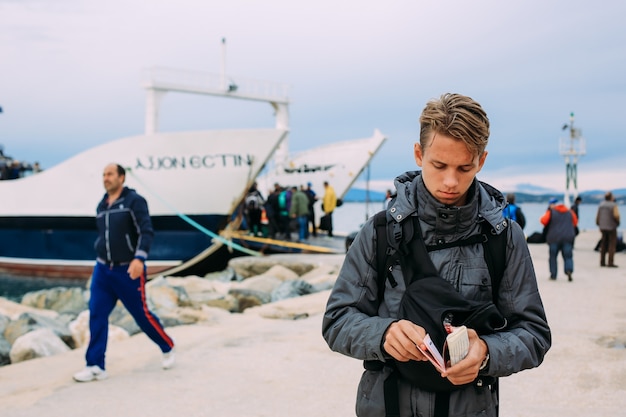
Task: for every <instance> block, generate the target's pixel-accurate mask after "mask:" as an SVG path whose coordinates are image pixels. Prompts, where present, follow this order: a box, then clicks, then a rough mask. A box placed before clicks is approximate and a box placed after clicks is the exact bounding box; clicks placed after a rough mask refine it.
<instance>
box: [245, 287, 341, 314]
mask: <svg viewBox="0 0 626 417" xmlns="http://www.w3.org/2000/svg"><path fill="white" fill-rule="evenodd" d="M329 295H330V291H322V292H318V293H315V294H309V295H305V296H302V297H298V298H288V299H286V300H281V301H277V302H275V303H269V304H264V305H261V306H255V307H251V308H249V309H246V311H244V314H256V315H259V316H261V317H264V318H268V319H286V320H298V319H303V318H307V317H309V316H314V315H318V314H323V313H324V311H325V309H326V302H327V301H328V296H329Z"/></svg>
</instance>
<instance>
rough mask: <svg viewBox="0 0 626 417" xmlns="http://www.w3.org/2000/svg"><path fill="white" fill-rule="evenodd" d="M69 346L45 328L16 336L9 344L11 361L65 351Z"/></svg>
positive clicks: (15, 361) (16, 361)
mask: <svg viewBox="0 0 626 417" xmlns="http://www.w3.org/2000/svg"><path fill="white" fill-rule="evenodd" d="M68 350H70V348H69V347H67V345H66V344H65V343H64V342H63V341H62V340H61V339H60V338H59V337H58V336H57V335H56V334H54V332H53V331H52V330H50V329H47V328H39V329H35V330H33V331H31V332H28V333H26V334H25V335H22V336H20V337H18V338H17V339H16V340H15V342H14V343H13V345H12V346H11V353H10V358H11V363H18V362H22V361H26V360H29V359H34V358H41V357H45V356H52V355H56V354H59V353H63V352H67V351H68Z"/></svg>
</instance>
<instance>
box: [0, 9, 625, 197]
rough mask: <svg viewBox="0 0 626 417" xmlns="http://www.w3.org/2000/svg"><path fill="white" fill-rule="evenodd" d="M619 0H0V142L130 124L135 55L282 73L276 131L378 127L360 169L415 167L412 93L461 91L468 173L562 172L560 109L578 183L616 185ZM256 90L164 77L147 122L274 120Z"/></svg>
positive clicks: (89, 140)
mask: <svg viewBox="0 0 626 417" xmlns="http://www.w3.org/2000/svg"><path fill="white" fill-rule="evenodd" d="M624 16H626V2H622V1H617V0H615V1H611V2H608V1H607V2H590V1H588V0H585V1H579V0H574V1H571V0H570V1H545V0H541V1H539V0H530V1H523V2H521V1H518V2H506V1H501V0H493V1H480V0H474V1H467V0H446V1H428V2H427V1H415V0H410V1H394V0H390V1H386V2H382V1H369V0H365V1H364V0H359V1H354V0H346V1H341V0H332V1H329V0H317V1H315V2H298V1H287V0H265V1H262V2H261V1H253V0H248V1H243V0H229V1H221V2H216V1H201V0H177V1H164V0H107V1H104V0H101V1H87V0H55V1H54V2H52V1H47V0H0V106H1V107H2V109H3V113H2V114H0V143H1V144H3V145H4V147H5V152H6V153H7V154H9V155H12V156H14V157H16V158H18V159H22V160H27V161H31V162H32V161H39V162H40V163H41V164H42V165H43V166H44V168H45V167H50V166H52V165H55V164H57V163H60V162H61V161H63V160H64V159H66V158H68V157H70V156H73V155H74V154H76V153H78V152H80V151H82V150H85V149H87V148H90V147H92V146H93V145H96V144H101V143H103V142H106V141H109V140H112V139H117V138H120V137H126V136H132V135H136V134H141V133H143V129H144V111H145V108H144V107H145V91H144V90H143V89H142V88H141V81H142V74H143V71H144V70H145V69H146V68H149V67H153V66H165V67H173V68H181V69H190V70H201V71H208V72H215V73H219V72H220V71H221V57H222V49H221V48H222V46H221V39H222V38H223V37H224V38H226V40H227V54H226V55H227V60H226V70H227V73H228V74H229V75H230V76H231V77H232V78H233V79H234V80H236V79H237V77H238V76H239V77H247V78H254V79H260V80H270V81H275V82H280V83H286V84H288V85H290V86H291V90H290V97H291V99H292V103H291V105H290V126H291V136H290V141H291V142H290V147H291V149H292V150H301V149H306V148H307V147H310V146H313V145H315V144H317V143H327V142H332V141H336V140H347V139H356V138H361V137H366V136H369V135H371V134H372V132H373V131H374V129H375V128H378V129H380V130H381V131H382V132H383V133H384V134H386V135H387V136H388V137H389V140H388V141H387V143H386V144H385V145H384V147H383V148H382V149H381V151H380V153H379V154H378V155H377V156H376V158H375V161H374V162H373V164H372V167H371V171H370V177H371V178H372V179H374V180H381V181H389V180H391V179H392V178H393V177H394V176H396V175H397V174H399V173H401V172H403V171H406V170H411V169H415V162H414V160H413V154H412V147H413V143H414V142H415V141H416V138H417V133H418V128H419V126H418V117H419V113H420V112H421V110H422V108H423V107H424V104H425V103H426V101H427V100H429V99H430V98H433V97H438V96H439V95H441V94H442V93H444V92H459V93H462V94H466V95H469V96H471V97H473V98H474V99H476V100H477V101H479V102H480V103H481V104H482V105H483V107H484V108H485V110H486V111H487V113H488V115H489V118H490V120H491V124H492V134H491V139H490V142H489V146H488V148H487V149H488V151H489V156H488V158H487V163H486V166H485V168H484V169H483V172H482V173H481V174H480V176H479V177H480V178H481V179H484V180H487V181H488V182H491V183H493V184H494V185H496V186H499V187H500V188H505V189H507V190H511V189H512V188H513V187H515V186H516V185H518V184H521V183H529V184H534V185H537V186H544V187H547V188H552V189H563V188H564V186H565V164H564V159H563V157H562V156H560V155H559V138H561V137H566V136H567V135H568V132H567V131H563V130H561V128H562V126H563V125H564V124H566V123H569V115H570V112H574V113H575V127H578V128H580V129H581V130H582V135H583V137H584V138H585V140H586V145H587V146H586V150H587V153H586V155H585V156H583V157H582V158H581V159H580V162H579V166H578V180H579V183H578V186H579V189H580V190H590V189H609V188H618V187H619V188H621V187H626V181H625V180H624V179H625V178H626V176H625V174H626V140H625V139H626V126H625V121H626V100H625V99H626V25H625V24H624ZM273 124H274V118H273V111H272V109H271V107H270V106H269V105H267V104H264V103H248V102H240V101H237V100H224V99H221V100H220V99H216V98H208V97H202V96H187V95H182V94H174V93H172V94H169V95H167V96H166V97H165V99H164V101H163V105H162V119H161V128H162V130H168V131H170V130H179V129H184V130H191V129H207V128H209V129H210V128H237V127H272V126H273Z"/></svg>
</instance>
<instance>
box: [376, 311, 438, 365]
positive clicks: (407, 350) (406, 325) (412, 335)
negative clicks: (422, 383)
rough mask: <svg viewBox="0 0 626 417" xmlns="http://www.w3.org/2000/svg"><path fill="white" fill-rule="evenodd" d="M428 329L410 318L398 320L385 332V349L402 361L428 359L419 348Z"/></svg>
mask: <svg viewBox="0 0 626 417" xmlns="http://www.w3.org/2000/svg"><path fill="white" fill-rule="evenodd" d="M424 336H426V331H425V330H424V329H423V328H422V327H420V326H418V325H417V324H414V323H412V322H410V321H408V320H400V321H396V322H394V323H392V324H391V326H389V328H388V329H387V331H386V332H385V337H384V343H383V349H385V352H387V353H388V354H389V355H391V356H392V357H393V358H394V359H395V360H397V361H400V362H408V361H410V360H414V361H426V360H428V359H427V358H426V357H425V356H424V355H423V354H422V353H421V352H420V351H419V349H418V348H417V345H419V344H422V341H423V340H424Z"/></svg>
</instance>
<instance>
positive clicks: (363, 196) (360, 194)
mask: <svg viewBox="0 0 626 417" xmlns="http://www.w3.org/2000/svg"><path fill="white" fill-rule="evenodd" d="M612 191H613V195H614V196H615V200H616V201H617V203H618V204H626V188H620V189H618V190H612ZM605 192H606V191H604V190H592V191H584V192H581V193H580V197H581V198H582V199H583V203H584V204H598V203H600V202H601V201H603V200H604V193H605ZM503 194H505V195H506V194H507V192H505V191H503ZM514 194H515V202H516V203H520V204H522V203H546V204H548V201H550V199H551V198H555V197H556V198H558V199H559V200H561V201H563V195H564V194H563V193H544V194H535V193H522V192H515V193H514ZM368 197H369V201H381V202H382V201H384V200H385V193H381V192H379V191H373V190H369V192H368V190H365V189H361V188H351V189H350V190H348V192H347V193H346V195H345V196H344V198H343V201H345V202H359V203H362V202H365V201H368Z"/></svg>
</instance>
